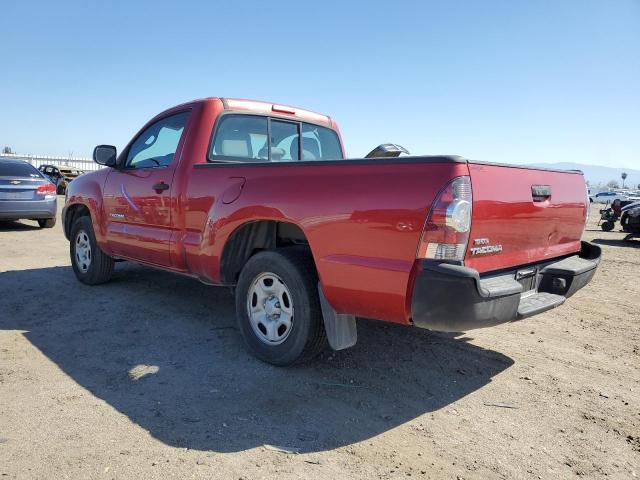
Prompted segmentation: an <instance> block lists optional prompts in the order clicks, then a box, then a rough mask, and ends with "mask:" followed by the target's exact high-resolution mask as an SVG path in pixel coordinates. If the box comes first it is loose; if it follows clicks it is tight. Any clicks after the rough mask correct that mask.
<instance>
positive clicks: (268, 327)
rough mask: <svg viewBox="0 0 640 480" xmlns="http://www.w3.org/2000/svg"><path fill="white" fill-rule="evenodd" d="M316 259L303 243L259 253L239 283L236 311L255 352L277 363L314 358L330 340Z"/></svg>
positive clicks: (250, 260) (248, 265) (242, 331)
mask: <svg viewBox="0 0 640 480" xmlns="http://www.w3.org/2000/svg"><path fill="white" fill-rule="evenodd" d="M317 284H318V276H317V274H316V270H315V266H314V264H313V258H312V257H311V255H310V254H309V252H308V251H307V250H306V249H300V248H297V247H290V248H283V249H280V250H274V251H264V252H260V253H257V254H256V255H254V256H253V257H251V258H250V259H249V261H248V262H247V263H246V265H245V266H244V268H243V269H242V272H241V273H240V278H239V279H238V285H237V287H236V314H237V317H238V325H239V327H240V332H241V333H242V337H243V338H244V341H245V344H246V346H247V348H248V349H249V351H250V352H251V353H253V354H254V355H255V356H256V357H258V358H259V359H261V360H263V361H265V362H268V363H271V364H273V365H279V366H284V365H291V364H293V363H302V362H304V361H306V360H310V359H311V358H313V357H315V356H316V355H317V354H318V353H320V352H321V351H322V350H323V349H324V347H325V345H326V334H325V331H324V325H323V321H322V312H321V310H320V301H319V298H318V287H317Z"/></svg>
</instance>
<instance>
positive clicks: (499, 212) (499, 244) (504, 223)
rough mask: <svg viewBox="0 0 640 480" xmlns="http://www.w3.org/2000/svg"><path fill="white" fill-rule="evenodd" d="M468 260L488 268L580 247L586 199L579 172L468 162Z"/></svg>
mask: <svg viewBox="0 0 640 480" xmlns="http://www.w3.org/2000/svg"><path fill="white" fill-rule="evenodd" d="M469 173H470V175H471V185H472V189H473V213H472V221H471V234H470V237H469V245H468V247H467V253H466V257H465V265H466V266H468V267H471V268H474V269H476V270H478V271H479V272H487V271H492V270H498V269H503V268H508V267H514V266H518V265H525V264H528V263H534V262H539V261H543V260H548V259H550V258H554V257H559V256H562V255H569V254H572V253H575V252H577V251H579V250H580V238H581V237H582V232H583V230H584V224H585V218H586V213H587V208H588V205H587V203H586V187H585V182H584V177H583V175H582V173H581V172H562V171H553V170H543V169H533V168H524V167H515V166H507V165H491V164H482V163H473V162H470V163H469Z"/></svg>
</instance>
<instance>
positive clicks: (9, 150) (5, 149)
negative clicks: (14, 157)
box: [2, 147, 13, 153]
mask: <svg viewBox="0 0 640 480" xmlns="http://www.w3.org/2000/svg"><path fill="white" fill-rule="evenodd" d="M2 153H13V152H12V151H11V147H4V148H3V149H2Z"/></svg>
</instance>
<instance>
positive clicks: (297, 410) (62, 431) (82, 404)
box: [0, 198, 640, 480]
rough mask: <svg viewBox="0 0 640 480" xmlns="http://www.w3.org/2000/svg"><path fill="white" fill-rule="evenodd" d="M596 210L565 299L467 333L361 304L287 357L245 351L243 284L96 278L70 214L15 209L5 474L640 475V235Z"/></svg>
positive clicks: (0, 390)
mask: <svg viewBox="0 0 640 480" xmlns="http://www.w3.org/2000/svg"><path fill="white" fill-rule="evenodd" d="M60 203H62V198H60ZM596 213H597V207H594V208H593V209H592V222H591V225H590V226H589V229H588V230H587V232H586V233H585V238H586V239H588V240H593V241H596V242H597V243H599V244H600V245H601V246H602V248H603V258H604V260H603V262H602V264H601V266H600V269H599V271H598V273H597V274H596V276H595V278H594V280H593V282H592V283H591V284H590V285H589V286H587V287H586V288H584V289H583V290H581V291H580V292H579V293H578V294H576V295H575V296H574V297H572V298H571V299H570V300H568V301H567V303H565V305H564V306H562V307H561V308H559V309H556V310H553V311H550V312H548V313H545V314H542V315H540V316H537V317H534V318H530V319H527V320H524V321H522V322H517V323H512V324H507V325H502V326H498V327H494V328H490V329H484V330H475V331H471V332H468V333H467V334H464V335H457V336H456V335H444V334H435V333H430V332H427V331H423V330H419V329H415V328H410V327H395V326H389V325H385V324H382V323H378V322H372V321H364V320H362V321H359V325H358V328H359V330H358V334H359V339H358V344H357V345H356V347H354V348H352V349H350V350H346V351H342V352H331V351H327V352H325V353H324V354H323V355H322V356H321V357H320V358H318V359H317V360H316V361H315V362H313V363H310V364H308V365H304V366H299V367H294V368H284V369H283V368H275V367H272V366H269V365H266V364H263V363H261V362H259V361H257V360H255V359H254V358H253V357H251V356H250V355H249V354H248V353H246V352H245V350H244V349H243V346H242V344H241V339H240V336H239V333H238V331H237V330H236V327H235V320H234V311H233V310H234V306H233V299H232V296H231V294H230V292H229V291H228V290H226V289H220V288H213V287H207V286H205V285H202V284H200V283H199V282H197V281H195V280H191V279H188V278H182V277H179V276H173V275H170V274H166V273H162V272H158V271H155V270H152V269H148V268H144V267H141V266H137V265H133V264H130V263H120V264H118V265H117V268H116V270H117V276H116V278H115V279H114V281H112V282H111V283H109V284H106V285H102V286H99V287H87V286H84V285H81V284H80V283H78V282H77V281H76V280H75V278H74V275H73V272H72V270H71V267H70V266H69V265H70V263H69V258H68V244H67V241H66V239H65V238H64V236H63V233H62V229H61V227H60V225H59V224H58V225H57V226H56V227H55V228H54V229H51V230H41V229H39V228H37V226H36V224H35V222H28V221H23V222H19V223H9V224H4V225H2V226H0V478H3V479H4V478H20V479H22V478H43V479H54V478H55V479H65V478H83V479H84V478H104V479H111V478H114V479H128V478H130V479H133V478H135V479H143V478H158V479H165V478H180V479H183V478H184V479H186V478H224V479H227V478H229V479H246V480H249V479H261V478H278V479H299V478H313V479H316V478H317V479H339V478H367V479H370V478H381V479H387V478H389V479H393V478H407V477H414V478H415V477H417V478H444V479H449V478H452V479H460V478H462V479H492V478H505V479H518V478H545V479H547V478H548V479H557V478H573V477H575V476H582V477H584V478H590V479H591V478H621V479H626V478H635V477H637V476H639V475H640V370H639V369H640V313H639V312H640V300H639V299H640V281H639V273H640V270H639V268H640V248H639V247H640V242H636V243H635V244H625V243H623V242H622V241H621V239H622V238H623V236H624V235H623V234H622V233H619V232H609V233H604V232H602V231H600V230H599V229H597V227H596V226H595V219H594V216H595V214H596Z"/></svg>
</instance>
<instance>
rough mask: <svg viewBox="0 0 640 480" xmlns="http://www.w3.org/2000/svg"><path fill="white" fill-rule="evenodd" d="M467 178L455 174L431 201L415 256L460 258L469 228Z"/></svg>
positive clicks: (462, 258) (466, 242) (469, 190)
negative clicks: (431, 204)
mask: <svg viewBox="0 0 640 480" xmlns="http://www.w3.org/2000/svg"><path fill="white" fill-rule="evenodd" d="M471 205H472V194H471V178H470V177H468V176H464V177H456V178H454V179H453V180H451V181H450V182H449V184H448V185H447V186H446V187H445V188H444V190H442V191H441V192H440V194H439V195H438V197H437V198H436V199H435V201H434V202H433V206H432V207H431V211H430V212H429V216H428V217H427V221H426V222H425V224H424V229H423V230H422V238H421V239H420V245H418V253H417V257H418V258H428V259H433V260H455V261H462V260H464V254H465V252H466V250H467V244H468V243H469V231H470V230H471Z"/></svg>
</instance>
